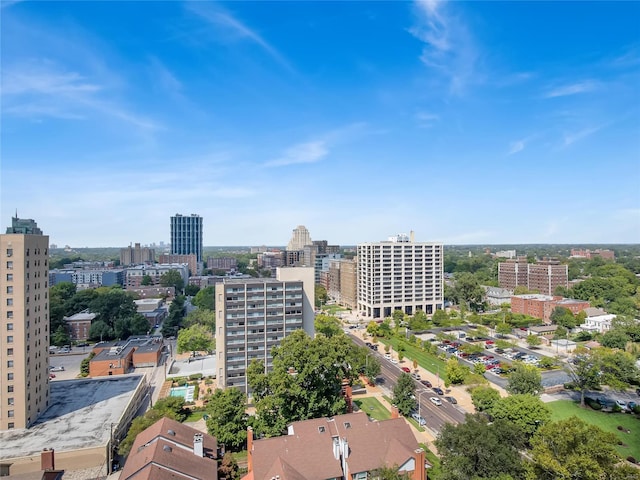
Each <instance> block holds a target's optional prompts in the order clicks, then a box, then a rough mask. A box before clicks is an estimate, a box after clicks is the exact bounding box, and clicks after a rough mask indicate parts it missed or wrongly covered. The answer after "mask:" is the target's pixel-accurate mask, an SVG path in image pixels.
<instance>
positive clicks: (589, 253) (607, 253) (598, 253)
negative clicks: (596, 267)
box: [571, 248, 616, 260]
mask: <svg viewBox="0 0 640 480" xmlns="http://www.w3.org/2000/svg"><path fill="white" fill-rule="evenodd" d="M571 256H572V257H576V258H587V259H592V258H595V257H600V258H602V259H604V260H615V259H616V254H615V252H614V251H613V250H604V249H600V248H599V249H597V250H589V249H588V248H587V249H580V248H572V249H571Z"/></svg>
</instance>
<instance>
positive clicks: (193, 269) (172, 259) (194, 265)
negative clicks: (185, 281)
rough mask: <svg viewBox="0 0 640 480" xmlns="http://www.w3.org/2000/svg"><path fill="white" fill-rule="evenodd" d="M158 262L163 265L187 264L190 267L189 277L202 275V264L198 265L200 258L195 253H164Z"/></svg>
mask: <svg viewBox="0 0 640 480" xmlns="http://www.w3.org/2000/svg"><path fill="white" fill-rule="evenodd" d="M158 262H159V263H161V264H167V265H168V264H172V263H175V264H182V263H186V264H187V265H189V275H199V274H200V273H201V270H202V268H200V264H199V263H198V257H196V255H195V254H194V253H191V254H188V255H178V254H168V253H163V254H162V255H160V258H158Z"/></svg>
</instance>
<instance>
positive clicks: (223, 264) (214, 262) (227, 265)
mask: <svg viewBox="0 0 640 480" xmlns="http://www.w3.org/2000/svg"><path fill="white" fill-rule="evenodd" d="M207 268H210V269H216V270H226V271H229V270H236V269H237V268H238V260H237V259H235V258H233V257H208V258H207Z"/></svg>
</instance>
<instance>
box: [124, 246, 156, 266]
mask: <svg viewBox="0 0 640 480" xmlns="http://www.w3.org/2000/svg"><path fill="white" fill-rule="evenodd" d="M155 261H156V251H155V250H154V249H153V248H149V247H141V246H140V244H139V243H136V244H135V246H133V247H132V246H131V245H129V246H128V247H125V248H121V249H120V265H123V266H128V265H140V264H142V263H155Z"/></svg>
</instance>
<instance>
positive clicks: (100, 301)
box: [76, 288, 138, 328]
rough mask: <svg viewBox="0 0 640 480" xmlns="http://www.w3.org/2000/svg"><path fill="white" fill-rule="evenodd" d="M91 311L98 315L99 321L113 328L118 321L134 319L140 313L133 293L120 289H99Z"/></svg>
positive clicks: (92, 302)
mask: <svg viewBox="0 0 640 480" xmlns="http://www.w3.org/2000/svg"><path fill="white" fill-rule="evenodd" d="M76 296H77V295H76ZM89 309H90V310H91V311H92V312H93V313H95V314H96V320H97V321H100V320H101V321H103V322H105V323H106V324H107V325H108V326H109V327H111V328H114V327H115V324H116V320H119V319H125V318H132V317H133V316H135V315H136V314H137V313H138V309H137V307H136V304H135V302H134V301H133V296H132V295H131V293H129V292H126V291H124V290H119V289H103V288H99V289H97V290H96V295H95V296H94V298H93V299H92V300H91V303H90V304H89Z"/></svg>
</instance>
